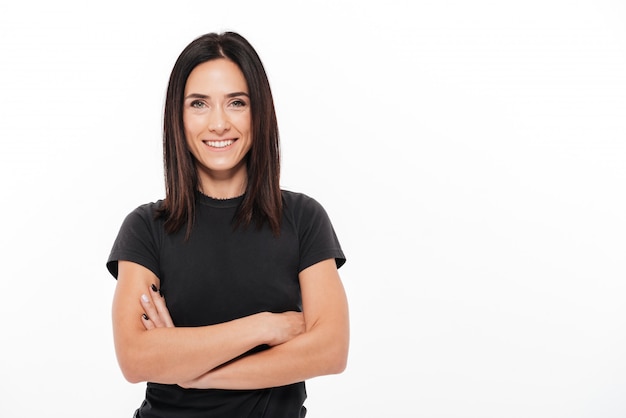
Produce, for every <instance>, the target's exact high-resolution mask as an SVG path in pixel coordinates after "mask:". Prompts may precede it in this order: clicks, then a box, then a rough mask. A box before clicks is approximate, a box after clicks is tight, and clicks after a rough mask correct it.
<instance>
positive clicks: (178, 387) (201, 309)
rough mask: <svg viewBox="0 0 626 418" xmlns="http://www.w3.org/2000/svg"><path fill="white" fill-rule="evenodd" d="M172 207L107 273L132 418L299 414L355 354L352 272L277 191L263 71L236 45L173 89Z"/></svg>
mask: <svg viewBox="0 0 626 418" xmlns="http://www.w3.org/2000/svg"><path fill="white" fill-rule="evenodd" d="M164 121H165V126H164V128H165V129H164V165H165V179H166V197H165V199H164V200H160V201H157V202H153V203H148V204H145V205H142V206H140V207H138V208H137V209H136V210H134V211H133V212H132V213H130V214H129V215H128V216H127V217H126V219H125V221H124V223H123V225H122V227H121V229H120V232H119V234H118V237H117V239H116V241H115V243H114V245H113V249H112V251H111V254H110V256H109V260H108V263H107V267H108V269H109V271H110V272H111V274H113V275H114V276H115V277H116V278H117V285H116V290H115V296H114V300H113V329H114V339H115V349H116V353H117V357H118V362H119V365H120V368H121V370H122V372H123V374H124V376H125V377H126V378H127V379H128V380H129V381H131V382H140V381H147V382H148V384H147V389H146V398H145V401H144V402H143V404H142V405H141V407H140V408H139V409H138V410H137V411H136V413H135V416H136V417H141V418H151V417H176V418H193V417H229V418H231V417H268V418H269V417H271V418H280V417H285V418H287V417H290V418H292V417H303V416H304V415H305V414H306V408H305V407H304V400H305V398H306V390H305V384H304V381H305V380H306V379H309V378H312V377H315V376H320V375H325V374H334V373H340V372H342V371H343V370H344V368H345V366H346V361H347V355H348V343H349V323H348V307H347V301H346V295H345V292H344V289H343V285H342V283H341V280H340V278H339V274H338V271H337V270H338V268H339V267H341V266H342V265H343V263H344V262H345V256H344V254H343V251H342V250H341V246H340V245H339V241H338V239H337V237H336V235H335V232H334V229H333V227H332V224H331V222H330V220H329V218H328V216H327V214H326V212H325V211H324V209H323V208H322V207H321V206H320V205H319V204H318V203H317V202H316V201H315V200H314V199H312V198H310V197H308V196H306V195H304V194H302V193H295V192H291V191H287V190H281V189H280V187H279V174H280V157H279V143H278V126H277V122H276V114H275V110H274V105H273V99H272V95H271V90H270V87H269V83H268V81H267V76H266V74H265V70H264V69H263V65H262V64H261V61H260V59H259V57H258V56H257V54H256V52H255V51H254V49H253V48H252V46H251V45H250V44H249V43H248V42H247V41H246V40H245V39H244V38H242V37H241V36H240V35H238V34H236V33H232V32H230V33H224V34H208V35H204V36H202V37H200V38H198V39H196V40H195V41H193V42H192V43H191V44H190V45H189V46H188V47H187V48H185V50H184V51H183V52H182V53H181V55H180V57H179V58H178V60H177V62H176V64H175V65H174V69H173V70H172V74H171V77H170V82H169V86H168V90H167V97H166V105H165V118H164Z"/></svg>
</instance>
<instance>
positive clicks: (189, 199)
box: [159, 32, 282, 237]
mask: <svg viewBox="0 0 626 418" xmlns="http://www.w3.org/2000/svg"><path fill="white" fill-rule="evenodd" d="M218 58H227V59H229V60H231V61H233V62H234V63H235V64H237V66H239V68H240V69H241V72H242V73H243V75H244V78H245V79H246V82H247V83H248V92H249V94H250V108H251V112H252V113H251V116H252V147H251V149H250V151H249V152H248V155H247V157H246V167H247V172H248V182H247V186H246V192H245V196H244V198H243V201H242V202H241V204H240V206H239V208H238V210H237V214H236V215H235V219H234V226H235V227H238V226H243V227H247V226H248V225H249V224H250V223H253V222H254V223H255V224H256V226H257V227H259V228H260V227H261V226H262V225H263V224H264V223H265V222H268V224H269V226H270V228H271V229H272V231H273V232H274V234H276V235H278V234H279V233H280V219H281V215H282V198H281V192H280V144H279V135H278V123H277V120H276V111H275V109H274V100H273V98H272V92H271V89H270V85H269V81H268V79H267V74H266V73H265V68H264V67H263V64H262V62H261V59H260V58H259V56H258V54H257V53H256V51H255V50H254V48H253V47H252V45H250V43H249V42H248V41H247V40H246V39H245V38H243V37H242V36H241V35H239V34H237V33H235V32H224V33H221V34H217V33H209V34H206V35H203V36H200V37H199V38H197V39H195V40H194V41H193V42H191V43H190V44H189V45H188V46H187V47H186V48H185V49H184V50H183V51H182V52H181V54H180V56H179V57H178V59H177V60H176V63H175V64H174V68H173V69H172V73H171V75H170V79H169V84H168V87H167V93H166V97H165V116H164V131H163V163H164V170H165V202H164V205H163V207H162V209H161V211H160V212H159V216H161V217H163V218H164V219H165V230H166V231H167V232H168V233H173V232H176V231H178V230H180V228H182V227H183V225H185V224H186V226H187V237H189V234H190V233H191V229H192V226H193V222H194V216H195V198H196V196H195V195H196V191H197V189H198V175H197V172H196V166H195V162H194V159H193V156H192V155H191V153H190V152H189V149H188V148H187V142H186V140H185V130H184V126H183V100H184V92H185V85H186V83H187V78H188V77H189V74H190V73H191V71H192V70H193V69H194V68H195V67H196V66H197V65H199V64H202V63H204V62H207V61H210V60H214V59H218Z"/></svg>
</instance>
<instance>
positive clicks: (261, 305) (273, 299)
mask: <svg viewBox="0 0 626 418" xmlns="http://www.w3.org/2000/svg"><path fill="white" fill-rule="evenodd" d="M282 195H283V202H284V210H283V218H282V223H281V232H280V235H279V236H274V235H273V233H272V231H271V230H270V229H269V227H268V226H267V225H264V226H263V228H261V229H258V228H256V226H255V225H250V226H249V227H247V228H243V227H239V228H237V229H233V222H232V221H233V217H234V215H235V212H236V210H237V207H238V206H239V204H240V203H241V201H242V200H243V197H239V198H235V199H227V200H216V199H212V198H209V197H207V196H204V195H202V194H199V193H198V194H197V197H196V219H195V222H194V226H193V230H192V233H191V235H190V237H189V240H185V232H186V228H185V227H183V228H181V230H180V231H178V232H177V233H174V234H167V233H166V232H165V230H164V227H163V220H162V219H157V218H155V211H156V210H157V209H158V208H159V207H160V205H161V204H162V201H158V202H155V203H149V204H145V205H142V206H140V207H138V208H137V209H135V210H134V211H133V212H131V213H130V214H129V215H128V216H127V217H126V219H125V220H124V223H123V224H122V227H121V229H120V232H119V234H118V237H117V239H116V240H115V243H114V245H113V249H112V250H111V254H110V256H109V259H108V262H107V268H108V269H109V271H110V272H111V274H112V275H113V276H115V277H117V262H118V260H127V261H132V262H135V263H138V264H141V265H143V266H144V267H146V268H148V269H149V270H151V271H152V272H153V273H154V274H155V275H156V276H157V277H159V279H160V281H161V291H162V293H163V295H164V296H165V299H166V302H167V306H168V309H169V311H170V314H171V316H172V320H173V321H174V324H175V325H176V326H203V325H212V324H218V323H222V322H226V321H230V320H233V319H237V318H241V317H244V316H248V315H252V314H255V313H258V312H263V311H270V312H285V311H291V310H296V311H301V310H302V299H301V294H300V285H299V281H298V273H299V272H301V271H302V270H304V269H305V268H307V267H309V266H311V265H313V264H315V263H317V262H320V261H322V260H325V259H329V258H334V259H335V261H336V263H337V266H338V267H340V266H341V265H343V263H344V262H345V256H344V254H343V252H342V250H341V247H340V245H339V241H338V240H337V237H336V235H335V231H334V229H333V227H332V225H331V222H330V220H329V218H328V215H327V214H326V212H325V210H324V209H323V207H322V206H321V205H320V204H319V203H318V202H317V201H315V200H314V199H312V198H310V197H308V196H306V195H304V194H301V193H294V192H289V191H283V192H282ZM261 349H262V348H261ZM305 398H306V390H305V386H304V382H300V383H296V384H293V385H288V386H282V387H278V388H268V389H261V390H245V391H242V390H237V391H235V390H214V389H210V390H199V389H191V390H189V389H182V388H180V387H179V386H177V385H163V384H158V383H148V385H147V390H146V399H145V401H144V402H143V404H142V406H141V408H140V409H139V411H138V415H137V416H138V417H143V418H150V417H176V418H196V417H197V418H200V417H202V418H205V417H207V418H208V417H216V418H217V417H229V418H233V417H242V418H243V417H268V418H279V417H285V418H287V417H289V418H294V417H303V416H304V414H305V412H306V409H305V408H304V406H303V403H304V400H305Z"/></svg>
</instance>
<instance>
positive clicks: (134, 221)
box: [106, 204, 161, 279]
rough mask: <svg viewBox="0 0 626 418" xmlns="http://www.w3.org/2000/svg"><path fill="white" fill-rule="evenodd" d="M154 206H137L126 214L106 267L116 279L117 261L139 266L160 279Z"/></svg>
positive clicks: (157, 233) (157, 229)
mask: <svg viewBox="0 0 626 418" xmlns="http://www.w3.org/2000/svg"><path fill="white" fill-rule="evenodd" d="M154 214H155V208H154V204H146V205H142V206H139V207H138V208H137V209H135V210H134V211H133V212H131V213H130V214H128V216H126V218H125V219H124V222H123V223H122V226H121V227H120V230H119V233H118V235H117V238H116V239H115V241H114V243H113V248H112V249H111V253H110V254H109V258H108V260H107V263H106V266H107V269H108V270H109V272H110V273H111V275H113V277H115V278H116V279H117V274H118V261H120V260H124V261H132V262H134V263H137V264H140V265H142V266H144V267H146V268H147V269H149V270H150V271H152V272H153V273H154V274H155V275H156V276H157V277H160V276H161V275H160V267H159V265H160V263H159V247H160V245H159V242H160V239H159V228H158V227H157V224H158V222H159V221H158V220H155V219H154Z"/></svg>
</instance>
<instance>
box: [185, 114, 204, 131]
mask: <svg viewBox="0 0 626 418" xmlns="http://www.w3.org/2000/svg"><path fill="white" fill-rule="evenodd" d="M202 122H203V120H202V118H200V117H197V116H193V115H186V114H183V128H184V129H185V134H186V135H190V134H191V135H194V133H196V132H198V131H201V130H202V129H203V126H204V125H203V123H202Z"/></svg>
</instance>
